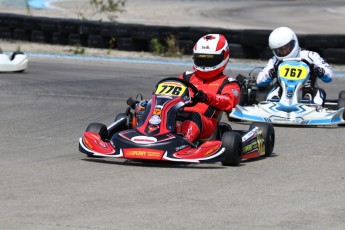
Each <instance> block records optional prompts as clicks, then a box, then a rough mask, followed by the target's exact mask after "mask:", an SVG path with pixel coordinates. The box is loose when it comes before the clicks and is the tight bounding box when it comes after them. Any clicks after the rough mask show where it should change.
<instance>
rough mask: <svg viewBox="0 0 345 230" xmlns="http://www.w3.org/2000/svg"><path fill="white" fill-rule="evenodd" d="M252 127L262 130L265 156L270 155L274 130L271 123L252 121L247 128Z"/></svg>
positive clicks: (273, 140) (272, 147)
mask: <svg viewBox="0 0 345 230" xmlns="http://www.w3.org/2000/svg"><path fill="white" fill-rule="evenodd" d="M254 127H258V128H259V129H260V130H261V131H262V137H263V138H264V140H265V157H269V156H271V155H272V152H273V149H274V142H275V131H274V127H273V125H272V124H270V123H265V122H253V123H252V124H251V125H250V127H249V130H252V129H253V128H254Z"/></svg>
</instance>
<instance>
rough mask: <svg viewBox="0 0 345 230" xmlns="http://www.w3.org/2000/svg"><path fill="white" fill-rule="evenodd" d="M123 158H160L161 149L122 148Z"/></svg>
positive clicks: (161, 154)
mask: <svg viewBox="0 0 345 230" xmlns="http://www.w3.org/2000/svg"><path fill="white" fill-rule="evenodd" d="M123 151H124V156H125V158H135V159H149V160H160V159H161V158H162V156H163V153H164V151H163V150H157V149H142V148H132V149H124V150H123Z"/></svg>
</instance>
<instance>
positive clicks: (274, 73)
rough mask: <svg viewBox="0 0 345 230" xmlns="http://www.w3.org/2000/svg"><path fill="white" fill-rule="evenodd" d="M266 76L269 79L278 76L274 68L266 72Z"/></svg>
mask: <svg viewBox="0 0 345 230" xmlns="http://www.w3.org/2000/svg"><path fill="white" fill-rule="evenodd" d="M268 76H270V78H276V77H277V76H278V73H277V69H276V68H272V69H270V70H269V71H268Z"/></svg>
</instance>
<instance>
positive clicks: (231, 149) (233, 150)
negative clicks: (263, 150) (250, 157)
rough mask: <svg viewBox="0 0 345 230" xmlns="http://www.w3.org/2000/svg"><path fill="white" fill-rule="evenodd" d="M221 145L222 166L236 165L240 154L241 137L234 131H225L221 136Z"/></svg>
mask: <svg viewBox="0 0 345 230" xmlns="http://www.w3.org/2000/svg"><path fill="white" fill-rule="evenodd" d="M222 146H223V147H224V148H225V152H224V154H225V159H224V160H223V161H222V165H224V166H238V165H239V164H240V162H241V156H242V137H241V135H240V134H239V133H236V132H232V131H229V132H225V133H224V134H223V136H222Z"/></svg>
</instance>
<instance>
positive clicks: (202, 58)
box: [193, 53, 224, 68]
mask: <svg viewBox="0 0 345 230" xmlns="http://www.w3.org/2000/svg"><path fill="white" fill-rule="evenodd" d="M193 59H194V65H196V66H198V67H200V68H206V67H213V66H217V65H219V64H220V63H222V61H223V60H224V55H223V54H198V53H195V54H194V55H193Z"/></svg>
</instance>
